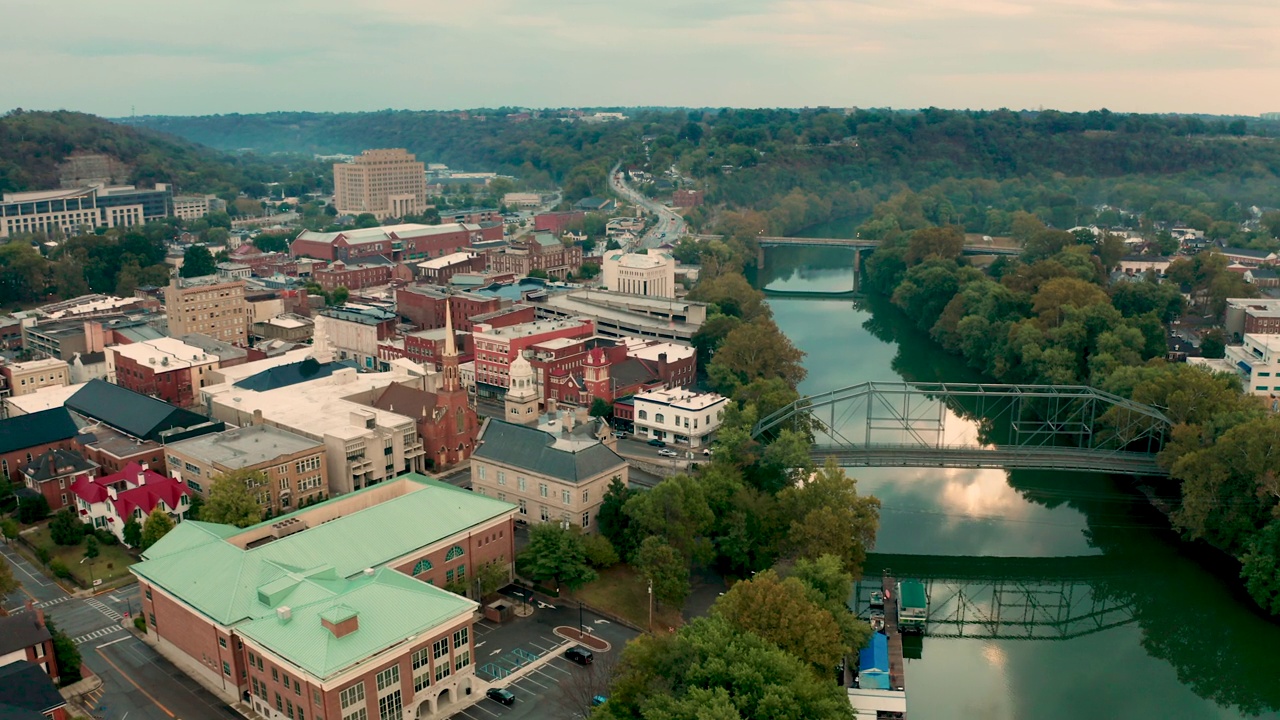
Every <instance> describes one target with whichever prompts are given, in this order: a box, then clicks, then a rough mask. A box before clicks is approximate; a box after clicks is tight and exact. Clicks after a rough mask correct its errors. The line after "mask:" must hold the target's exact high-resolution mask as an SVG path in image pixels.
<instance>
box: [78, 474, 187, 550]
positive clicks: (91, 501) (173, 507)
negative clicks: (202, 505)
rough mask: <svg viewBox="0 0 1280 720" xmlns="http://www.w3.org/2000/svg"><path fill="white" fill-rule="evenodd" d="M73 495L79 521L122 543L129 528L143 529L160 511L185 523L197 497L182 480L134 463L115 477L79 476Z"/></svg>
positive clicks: (174, 519) (114, 475) (176, 520)
mask: <svg viewBox="0 0 1280 720" xmlns="http://www.w3.org/2000/svg"><path fill="white" fill-rule="evenodd" d="M71 492H72V493H74V494H75V505H76V508H77V509H78V510H79V511H80V519H81V520H82V521H84V522H85V523H88V524H89V525H92V526H93V528H94V529H95V530H109V531H110V532H111V533H112V534H113V535H115V536H116V537H117V538H119V540H120V542H125V539H124V526H125V525H126V524H128V523H129V522H130V521H133V522H136V523H138V524H139V525H141V524H143V523H144V522H145V521H146V519H147V516H148V515H150V514H151V513H152V511H154V510H157V509H158V510H160V511H161V512H164V513H165V514H167V515H168V516H169V517H170V519H172V520H173V521H175V522H182V519H183V518H185V517H186V514H187V510H188V509H190V507H191V496H192V495H194V494H195V493H194V492H193V491H192V490H191V488H189V487H187V485H186V484H185V483H183V482H182V480H180V479H178V478H172V477H165V476H164V475H161V474H160V473H158V472H156V471H154V470H150V469H148V468H147V466H146V464H142V465H139V464H138V463H132V462H131V463H129V464H128V465H126V466H125V467H124V469H123V470H121V471H120V472H118V473H115V474H113V475H105V476H103V477H95V476H94V475H93V474H86V475H80V476H79V477H77V478H76V480H75V482H74V483H72V485H71Z"/></svg>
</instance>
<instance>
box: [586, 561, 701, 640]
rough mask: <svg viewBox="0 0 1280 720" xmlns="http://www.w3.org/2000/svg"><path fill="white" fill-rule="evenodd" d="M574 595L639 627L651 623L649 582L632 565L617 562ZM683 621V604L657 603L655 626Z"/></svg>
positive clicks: (654, 609)
mask: <svg viewBox="0 0 1280 720" xmlns="http://www.w3.org/2000/svg"><path fill="white" fill-rule="evenodd" d="M573 597H574V598H577V599H581V600H582V602H584V603H587V604H588V605H591V606H592V607H597V608H600V609H601V610H607V611H609V612H611V613H614V614H615V615H619V616H621V617H622V618H625V619H627V620H630V621H631V622H632V623H635V625H636V626H638V627H642V628H644V627H648V626H649V584H648V582H646V581H645V579H644V578H643V577H642V576H641V575H640V573H638V572H636V571H635V570H634V569H632V568H631V567H630V566H628V565H615V566H613V567H611V568H609V569H608V570H602V571H600V577H599V578H598V579H597V580H596V581H595V582H593V583H590V584H588V585H585V586H583V587H581V588H579V589H578V590H577V591H575V592H574V593H573ZM683 624H684V620H682V619H681V617H680V608H668V607H663V606H660V605H658V604H657V603H656V602H655V603H654V606H653V627H654V629H655V630H658V629H662V628H668V627H680V626H681V625H683Z"/></svg>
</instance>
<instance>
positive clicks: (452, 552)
mask: <svg viewBox="0 0 1280 720" xmlns="http://www.w3.org/2000/svg"><path fill="white" fill-rule="evenodd" d="M464 554H466V553H465V552H463V550H462V546H461V545H454V546H453V547H451V548H449V552H447V553H445V556H444V560H445V562H449V561H450V560H457V559H458V558H460V557H462V556H463V555H464Z"/></svg>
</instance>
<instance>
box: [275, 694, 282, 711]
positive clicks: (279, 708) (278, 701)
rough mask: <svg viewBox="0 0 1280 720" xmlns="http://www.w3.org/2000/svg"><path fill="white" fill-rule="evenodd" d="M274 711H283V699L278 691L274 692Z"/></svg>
mask: <svg viewBox="0 0 1280 720" xmlns="http://www.w3.org/2000/svg"><path fill="white" fill-rule="evenodd" d="M276 711H277V712H284V699H283V698H281V697H280V693H276Z"/></svg>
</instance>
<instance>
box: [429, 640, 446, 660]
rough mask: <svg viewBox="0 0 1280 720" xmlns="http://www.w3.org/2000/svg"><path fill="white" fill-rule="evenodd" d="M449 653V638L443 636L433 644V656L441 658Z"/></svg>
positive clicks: (437, 658)
mask: <svg viewBox="0 0 1280 720" xmlns="http://www.w3.org/2000/svg"><path fill="white" fill-rule="evenodd" d="M448 654H449V638H447V637H442V638H440V639H439V640H437V641H435V643H434V644H432V646H431V657H432V658H434V659H436V660H439V659H440V658H442V657H444V656H445V655H448Z"/></svg>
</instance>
